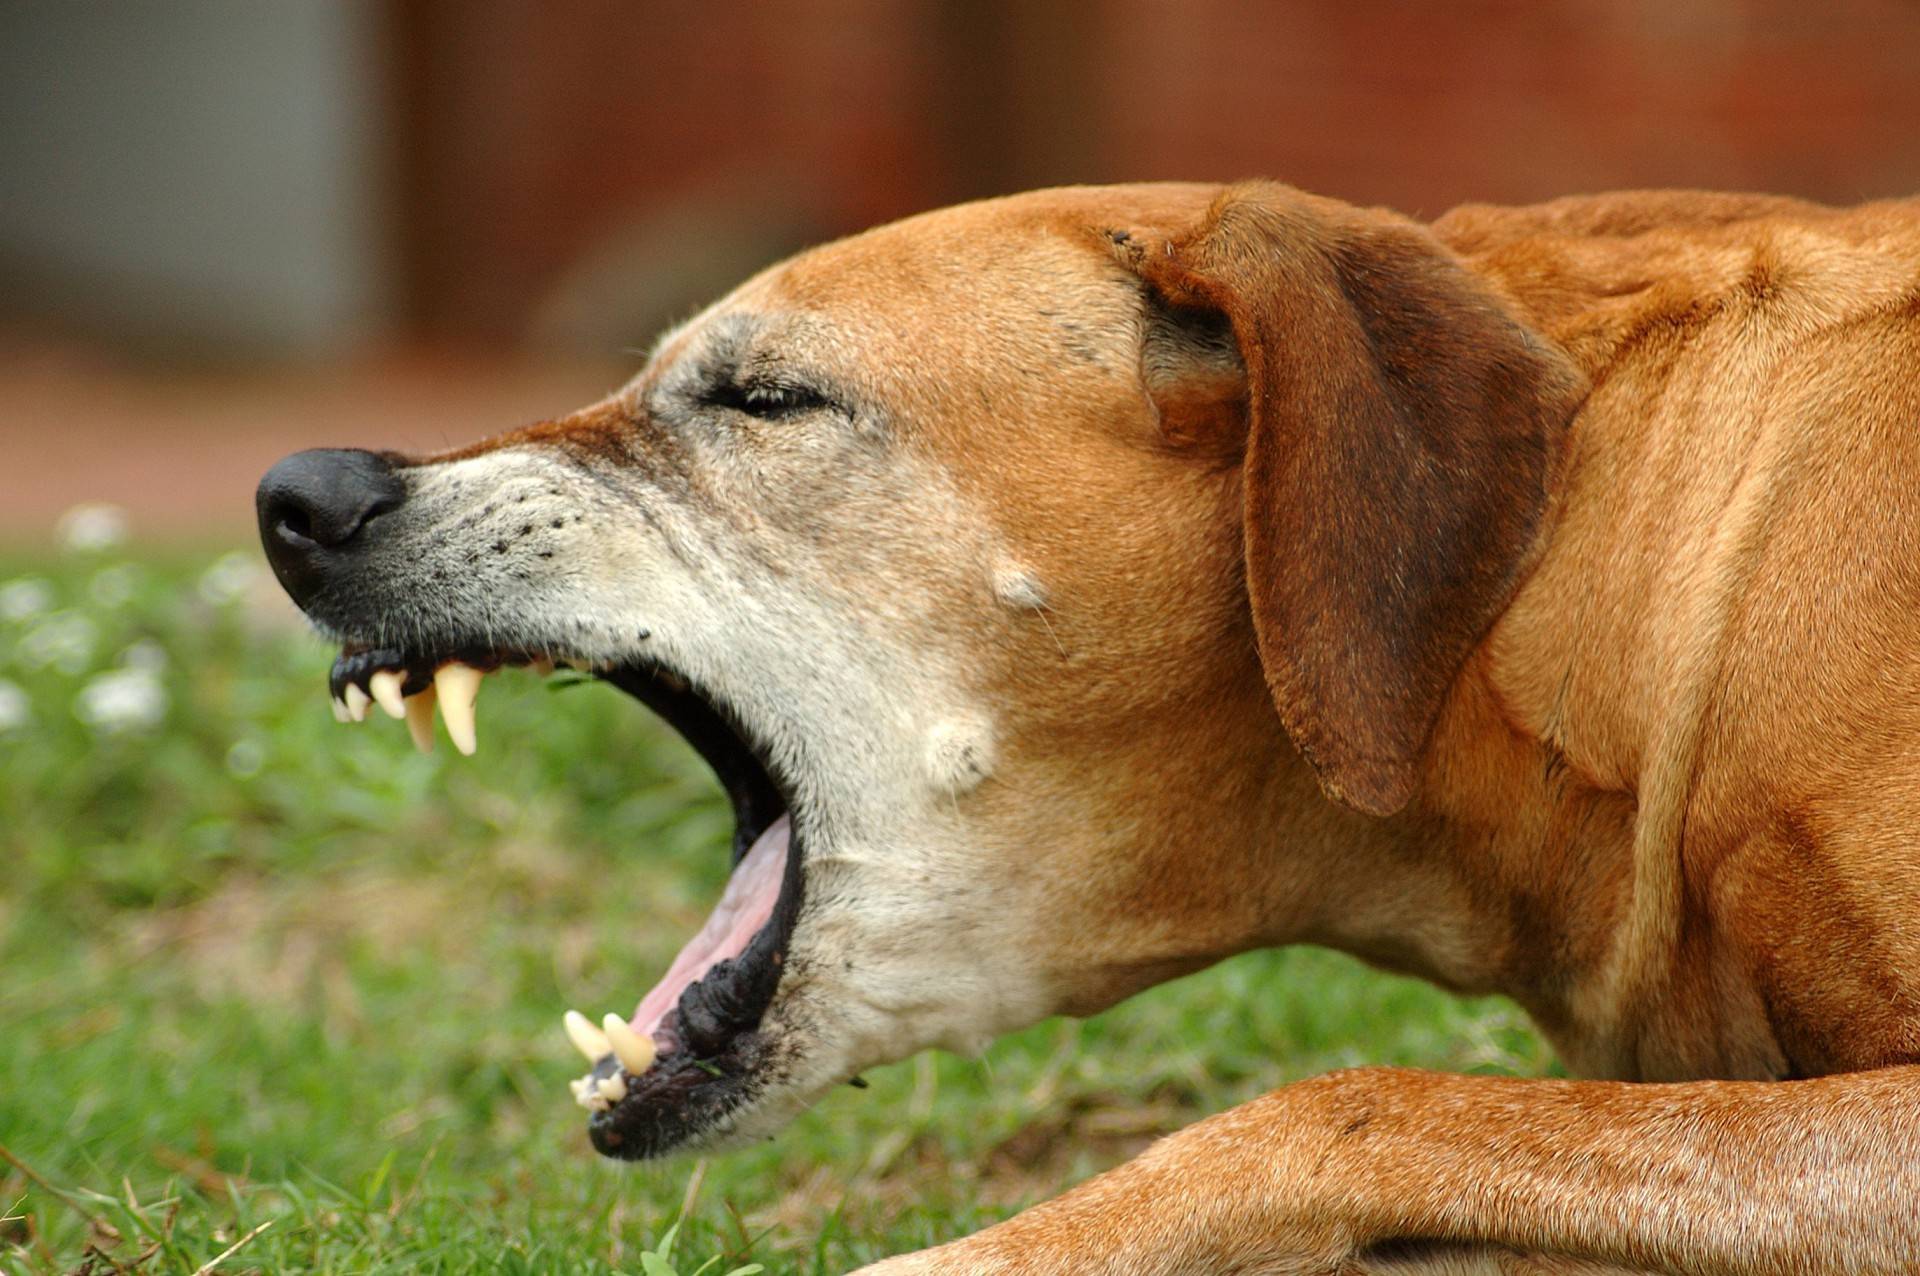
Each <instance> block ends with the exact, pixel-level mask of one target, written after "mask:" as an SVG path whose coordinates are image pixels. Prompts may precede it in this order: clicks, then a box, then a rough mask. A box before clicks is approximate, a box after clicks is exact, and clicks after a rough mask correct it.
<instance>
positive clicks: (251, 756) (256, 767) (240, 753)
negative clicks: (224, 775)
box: [227, 740, 267, 780]
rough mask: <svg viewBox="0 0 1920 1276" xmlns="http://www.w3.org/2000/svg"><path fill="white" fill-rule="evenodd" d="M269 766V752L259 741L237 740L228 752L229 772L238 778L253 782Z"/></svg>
mask: <svg viewBox="0 0 1920 1276" xmlns="http://www.w3.org/2000/svg"><path fill="white" fill-rule="evenodd" d="M266 764H267V751H266V750H265V749H264V748H262V747H261V745H260V742H259V741H258V740H235V741H234V742H233V747H232V748H231V749H228V750H227V770H228V771H229V772H230V773H231V774H232V775H233V776H234V777H235V778H236V779H241V780H251V779H252V778H253V777H254V776H256V775H259V774H260V768H261V767H263V766H265V765H266Z"/></svg>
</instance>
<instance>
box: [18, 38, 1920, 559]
mask: <svg viewBox="0 0 1920 1276" xmlns="http://www.w3.org/2000/svg"><path fill="white" fill-rule="evenodd" d="M1917 126H1920V4H1916V3H1913V0H1823V2H1822V3H1819V4H1807V3H1804V0H1612V2H1603V0H1508V2H1504V3H1501V2H1493V3H1488V2H1483V0H1455V2H1453V3H1446V4H1439V3H1369V2H1367V0H1295V2H1292V3H1271V4H1264V3H1262V4H1246V3H1234V2H1232V0H1180V2H1179V3H1169V2H1165V0H766V2H763V3H755V4H716V3H710V2H704V0H646V2H644V3H633V4H606V3H533V2H531V0H525V2H508V0H391V2H390V3H372V2H362V3H352V2H347V0H341V2H337V3H318V2H313V3H307V2H296V0H168V3H165V4H132V3H108V2H105V0H9V2H8V3H6V4H5V5H0V538H12V539H21V538H34V537H39V536H44V535H45V534H46V529H47V528H48V527H49V526H50V524H51V522H52V519H53V518H54V516H55V515H57V514H58V513H59V512H60V511H61V510H62V509H64V508H66V507H67V506H69V505H71V504H72V503H74V502H75V501H77V500H81V499H104V500H110V501H113V502H116V503H118V504H121V505H123V506H125V507H126V508H128V509H129V511H131V513H132V514H133V522H134V526H136V527H137V528H140V529H142V530H143V531H145V532H147V533H152V534H165V533H174V532H183V533H191V532H197V531H202V530H213V529H217V530H221V531H229V530H232V529H235V528H241V529H244V526H245V524H246V520H247V517H248V505H249V493H250V487H251V484H252V481H253V479H254V477H255V476H257V474H258V473H259V472H260V470H261V469H262V468H264V466H265V465H266V464H268V463H269V462H270V461H272V460H273V459H274V458H275V457H276V456H278V455H279V454H280V453H282V452H284V451H286V450H289V449H291V448H293V447H296V446H301V445H306V444H312V443H375V442H377V443H381V444H384V445H390V446H403V447H404V446H419V447H431V446H435V445H438V444H440V443H443V442H449V441H459V440H465V439H468V438H471V437H475V436H477V435H480V434H482V433H485V432H489V431H492V430H495V429H499V428H502V427H505V426H509V425H514V424H519V423H521V422H524V421H527V420H529V419H533V418H537V417H541V416H544V415H550V414H555V413H558V412H561V411H564V410H565V409H567V408H569V407H571V406H574V405H576V404H578V403H580V402H583V401H586V400H588V399H590V398H592V397H596V396H598V395H599V394H600V393H602V392H604V391H605V390H606V389H608V388H609V387H610V386H612V385H614V384H617V383H618V382H619V381H620V380H623V379H624V377H625V375H626V374H627V373H629V372H630V371H631V370H632V369H633V368H634V367H635V366H636V364H637V362H638V356H637V354H636V353H635V352H636V351H640V350H644V349H645V347H646V346H647V343H648V342H649V340H650V339H651V337H652V336H653V334H654V333H655V332H657V331H658V330H659V329H660V328H661V327H662V326H663V325H664V324H666V323H668V322H670V321H672V320H673V319H675V318H677V317H680V316H683V315H685V314H686V313H688V312H689V311H690V310H692V309H693V308H695V307H696V306H698V305H699V304H701V303H702V302H704V301H706V300H709V299H711V298H712V297H714V296H716V295H718V294H719V293H721V292H723V291H724V290H725V289H726V288H727V287H728V286H729V285H730V284H732V283H733V282H735V281H737V280H738V279H740V278H742V277H743V276H745V275H746V274H747V273H749V272H751V271H752V270H754V269H756V268H757V267H759V266H761V265H764V264H766V263H768V262H770V261H772V260H774V259H776V258H778V257H780V256H782V255H784V254H786V253H787V252H790V251H791V250H793V249H794V248H796V247H799V246H801V245H803V244H806V243H808V242H812V241H815V240H819V239H822V238H826V237H830V236H835V235H839V234H844V233H846V232H849V231H852V230H856V229H858V228H861V227H864V226H867V225H870V224H872V223H875V222H878V221H882V220H886V219H889V218H892V217H896V216H899V215H902V214H905V213H909V212H913V211H915V210H919V209H923V208H927V207H930V206H934V205H938V204H943V203H949V202H952V201H956V200H962V199H968V198H973V197H977V196H983V195H992V194H997V193H1001V192H1007V191H1014V190H1019V189H1022V188H1026V187H1031V186H1038V185H1046V184H1053V183H1061V182H1080V181H1111V180H1127V179H1139V178H1199V179H1230V178H1235V177H1243V176H1256V175H1265V176H1273V177H1278V178H1281V179H1283V180H1286V181H1289V182H1292V183H1295V184H1296V185H1300V186H1304V187H1307V188H1310V189H1313V190H1316V191H1320V192H1324V193H1327V194H1332V195H1337V196H1340V197H1342V198H1346V199H1349V200H1354V201H1359V202H1366V203H1385V204H1390V205H1393V206H1395V207H1398V208H1400V209H1402V210H1405V211H1408V212H1412V213H1415V214H1426V215H1431V214H1435V213H1437V212H1439V211H1441V210H1443V209H1445V208H1447V207H1448V206H1450V205H1452V204H1454V203H1456V202H1459V201H1463V200H1469V199H1473V200H1494V201H1528V200H1536V199H1542V198H1546V197H1550V196H1554V195H1560V194H1567V193H1572V192H1579V191H1588V190H1595V189H1602V188H1609V187H1627V186H1653V185H1673V186H1695V187H1721V188H1751V189H1765V190H1770V191H1778V192H1785V193H1792V194H1797V195H1802V196H1808V197H1811V198H1815V199H1820V200H1829V201H1853V200H1859V199H1863V198H1868V197H1874V196H1886V195H1897V194H1902V193H1908V192H1912V191H1915V190H1920V146H1916V145H1915V144H1914V138H1915V136H1916V127H1917Z"/></svg>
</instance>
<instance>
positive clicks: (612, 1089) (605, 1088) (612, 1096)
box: [600, 1072, 627, 1103]
mask: <svg viewBox="0 0 1920 1276" xmlns="http://www.w3.org/2000/svg"><path fill="white" fill-rule="evenodd" d="M600 1097H601V1098H603V1099H605V1100H606V1101H607V1102H608V1103H618V1102H620V1100H622V1099H624V1098H626V1097H627V1079H626V1078H625V1077H623V1076H621V1075H620V1074H619V1073H617V1072H616V1073H614V1074H613V1075H612V1076H610V1077H601V1078H600Z"/></svg>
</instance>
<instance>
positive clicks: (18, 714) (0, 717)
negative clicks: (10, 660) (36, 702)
mask: <svg viewBox="0 0 1920 1276" xmlns="http://www.w3.org/2000/svg"><path fill="white" fill-rule="evenodd" d="M32 720H33V702H32V701H31V700H28V699H27V693H26V692H24V691H22V690H21V689H20V688H19V687H18V686H17V685H16V684H14V683H11V682H8V681H7V680H6V679H5V678H0V735H7V734H8V733H10V732H14V731H18V730H20V729H21V728H22V727H24V726H26V725H27V723H29V722H31V721H32Z"/></svg>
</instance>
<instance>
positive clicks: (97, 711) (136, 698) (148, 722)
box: [73, 669, 167, 735]
mask: <svg viewBox="0 0 1920 1276" xmlns="http://www.w3.org/2000/svg"><path fill="white" fill-rule="evenodd" d="M73 711H74V713H75V715H77V716H78V717H79V719H80V721H82V722H84V723H86V724H87V725H88V726H90V727H92V728H94V729H95V730H96V731H101V732H104V733H106V734H108V735H116V734H118V733H120V732H123V731H141V730H145V729H147V728H149V727H154V726H158V725H159V723H160V719H162V718H164V717H165V716H166V714H167V689H166V688H165V687H163V686H161V685H160V678H159V676H158V675H157V674H155V673H154V672H153V671H152V670H150V669H115V670H112V671H110V672H108V673H103V674H100V675H98V676H97V677H95V678H92V679H90V680H89V681H88V682H87V685H86V686H84V687H82V688H81V689H80V696H79V698H78V699H76V700H75V701H74V703H73Z"/></svg>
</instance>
